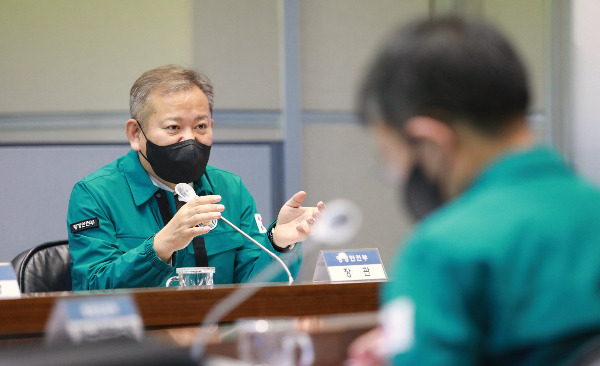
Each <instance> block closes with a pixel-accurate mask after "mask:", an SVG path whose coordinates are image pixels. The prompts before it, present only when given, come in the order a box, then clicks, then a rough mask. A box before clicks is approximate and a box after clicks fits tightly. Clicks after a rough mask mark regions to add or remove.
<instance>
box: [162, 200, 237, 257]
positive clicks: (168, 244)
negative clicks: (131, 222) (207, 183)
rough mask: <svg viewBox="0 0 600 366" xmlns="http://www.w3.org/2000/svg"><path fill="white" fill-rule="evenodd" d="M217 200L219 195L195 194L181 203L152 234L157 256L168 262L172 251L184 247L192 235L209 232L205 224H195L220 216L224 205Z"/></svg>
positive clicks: (192, 237)
mask: <svg viewBox="0 0 600 366" xmlns="http://www.w3.org/2000/svg"><path fill="white" fill-rule="evenodd" d="M175 199H177V198H175ZM219 201H221V196H197V197H195V198H194V199H193V200H191V201H190V202H188V203H186V204H185V205H183V206H182V207H181V208H180V209H179V211H177V213H175V215H174V216H173V218H172V219H171V220H170V221H169V222H168V223H167V224H166V225H165V227H164V228H162V230H160V231H159V232H158V233H156V235H155V236H154V250H155V251H156V254H157V255H158V257H159V258H160V259H162V260H163V261H165V262H168V261H169V259H170V258H171V256H172V255H173V252H175V251H176V250H179V249H183V248H185V247H186V246H187V245H188V244H189V242H190V241H192V239H194V237H196V236H198V235H202V234H206V233H207V232H209V231H210V229H209V228H208V227H207V226H196V225H198V224H200V223H203V222H206V221H210V220H214V219H218V218H220V217H221V212H223V210H224V209H225V206H223V205H221V204H218V202H219Z"/></svg>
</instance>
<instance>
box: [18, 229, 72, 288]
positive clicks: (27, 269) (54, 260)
mask: <svg viewBox="0 0 600 366" xmlns="http://www.w3.org/2000/svg"><path fill="white" fill-rule="evenodd" d="M70 261H71V254H70V253H69V242H68V241H67V240H59V241H53V242H48V243H44V244H41V245H38V246H36V247H34V248H32V249H28V250H26V251H24V252H22V253H21V254H19V255H17V256H16V257H15V258H14V259H13V260H12V261H11V263H12V265H13V268H14V270H15V275H16V276H17V283H18V284H19V288H20V289H21V292H22V293H27V292H49V291H71V289H72V287H71V265H70Z"/></svg>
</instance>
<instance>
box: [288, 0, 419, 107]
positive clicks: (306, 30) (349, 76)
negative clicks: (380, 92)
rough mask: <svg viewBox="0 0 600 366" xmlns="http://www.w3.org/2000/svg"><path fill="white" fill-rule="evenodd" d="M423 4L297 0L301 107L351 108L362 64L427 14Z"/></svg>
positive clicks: (380, 0) (392, 0) (379, 0)
mask: <svg viewBox="0 0 600 366" xmlns="http://www.w3.org/2000/svg"><path fill="white" fill-rule="evenodd" d="M428 9H429V5H428V2H427V1H414V0H376V1H363V0H328V1H322V0H302V1H300V29H301V31H300V38H301V54H302V59H301V62H302V64H301V75H302V106H303V108H304V109H307V110H328V111H332V110H333V111H340V110H341V111H347V110H352V109H353V107H354V102H355V95H354V94H355V90H356V87H357V84H358V81H359V80H360V77H361V75H362V71H363V69H364V67H365V65H366V63H367V62H368V61H369V60H370V58H371V57H373V54H374V52H375V51H376V50H377V48H378V46H379V44H380V43H381V42H382V40H383V38H384V37H385V36H386V35H387V34H388V33H389V32H390V31H391V30H392V29H393V28H394V27H396V26H397V25H398V23H399V22H402V21H406V20H407V19H411V18H412V17H415V16H423V15H426V14H427V11H428Z"/></svg>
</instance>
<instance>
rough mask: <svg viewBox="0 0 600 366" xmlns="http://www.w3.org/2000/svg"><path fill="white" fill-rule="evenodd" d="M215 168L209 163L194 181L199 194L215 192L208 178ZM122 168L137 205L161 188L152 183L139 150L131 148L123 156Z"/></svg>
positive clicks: (144, 201)
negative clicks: (141, 160) (139, 155)
mask: <svg viewBox="0 0 600 366" xmlns="http://www.w3.org/2000/svg"><path fill="white" fill-rule="evenodd" d="M212 169H213V168H212V167H211V166H210V165H209V166H207V167H206V173H205V174H204V175H203V176H202V177H201V178H200V179H199V180H197V181H196V182H194V188H195V191H196V193H197V194H199V195H200V194H201V195H208V194H213V192H214V190H213V187H212V184H211V183H210V179H209V178H208V175H209V174H208V173H209V170H212ZM121 170H122V171H123V173H124V174H125V178H126V179H127V184H129V190H130V191H131V194H132V196H133V201H134V202H135V204H136V206H141V205H143V204H144V203H146V202H147V201H148V200H149V199H150V197H152V196H153V195H154V193H156V191H158V190H159V188H158V187H157V186H155V185H154V183H152V181H151V180H150V177H149V176H148V172H146V170H145V169H144V167H143V166H142V163H141V162H140V159H139V157H138V153H137V151H134V150H129V152H128V153H127V155H125V156H124V157H123V160H122V161H121Z"/></svg>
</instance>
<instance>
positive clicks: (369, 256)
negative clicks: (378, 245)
mask: <svg viewBox="0 0 600 366" xmlns="http://www.w3.org/2000/svg"><path fill="white" fill-rule="evenodd" d="M385 279H387V275H386V273H385V269H384V268H383V263H382V262H381V257H380V256H379V251H378V250H377V249H348V250H341V251H340V250H321V252H320V253H319V259H318V261H317V266H316V268H315V274H314V276H313V281H315V282H319V281H331V282H353V281H374V280H385Z"/></svg>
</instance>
